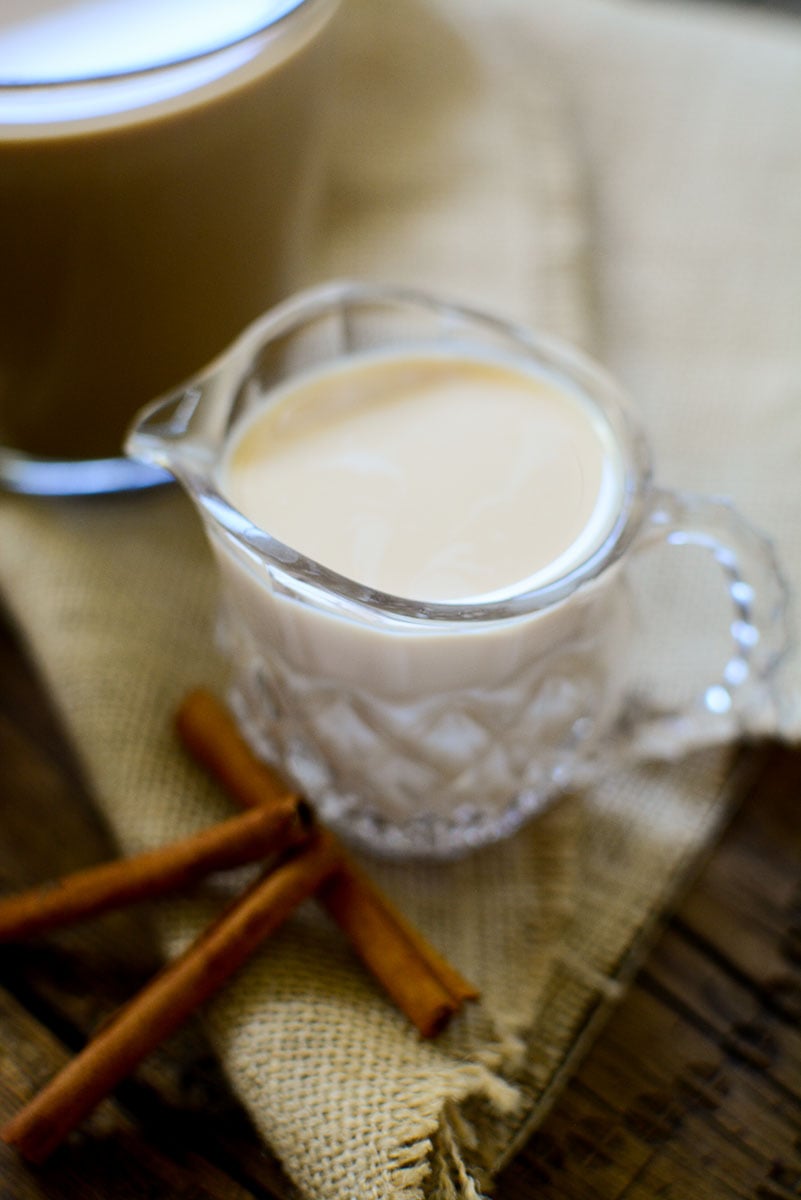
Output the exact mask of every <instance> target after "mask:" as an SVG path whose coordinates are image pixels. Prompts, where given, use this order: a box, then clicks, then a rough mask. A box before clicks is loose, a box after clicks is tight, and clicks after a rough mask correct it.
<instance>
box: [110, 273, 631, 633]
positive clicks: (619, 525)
mask: <svg viewBox="0 0 801 1200" xmlns="http://www.w3.org/2000/svg"><path fill="white" fill-rule="evenodd" d="M368 303H394V304H400V305H406V306H412V307H415V308H417V309H426V310H428V311H429V312H434V313H438V314H439V315H440V316H444V317H449V318H455V319H457V320H462V321H465V322H473V323H477V324H480V325H483V326H484V327H485V328H487V329H491V330H493V331H494V332H495V333H496V334H499V335H501V336H504V337H506V338H509V339H510V340H511V341H512V342H513V343H516V344H517V345H518V346H519V347H520V349H521V351H523V352H524V353H526V354H528V355H533V356H534V357H535V358H536V361H537V362H538V363H540V364H541V365H546V366H549V367H555V368H556V370H557V372H558V374H561V375H563V376H565V377H566V378H567V379H569V380H570V381H571V382H572V383H573V384H574V385H576V384H577V385H578V386H579V387H580V389H581V391H582V393H583V394H584V395H585V396H587V398H588V399H589V400H590V401H591V402H592V403H593V404H594V405H596V407H598V408H599V409H600V411H601V412H602V414H603V415H604V416H605V417H606V419H607V421H608V423H609V425H610V427H611V429H612V432H613V434H614V435H615V440H616V442H617V444H618V446H619V449H620V451H621V459H622V463H623V486H622V495H621V501H620V505H619V508H618V511H617V514H616V516H615V519H614V522H613V524H612V525H611V527H610V529H609V530H608V532H607V534H606V535H605V536H604V538H603V540H602V542H601V543H600V544H599V545H598V546H597V547H596V548H595V549H594V550H593V551H592V553H591V554H589V555H588V556H587V558H585V559H583V560H582V561H581V562H579V563H577V564H575V566H574V567H572V568H571V569H570V570H569V571H567V572H566V573H565V574H564V575H562V576H560V577H558V578H556V579H553V580H550V581H546V582H544V583H541V584H539V585H536V586H533V587H531V586H529V587H526V586H525V583H526V581H525V580H522V581H521V587H520V589H519V590H514V589H513V588H508V589H505V591H504V594H503V595H502V596H500V597H497V598H491V597H485V598H481V597H478V598H476V599H475V600H469V599H467V600H465V599H455V600H437V601H433V600H419V599H414V598H413V597H405V596H399V595H396V594H394V593H391V592H385V591H382V590H380V589H377V588H373V587H370V586H368V585H366V584H363V583H360V582H359V581H358V580H355V579H352V578H350V577H348V576H346V575H342V574H340V573H339V572H337V571H334V570H332V569H331V568H329V567H326V566H324V565H323V564H322V563H320V562H318V561H317V560H315V559H313V558H311V557H309V556H307V555H304V554H302V553H300V552H299V551H296V550H295V549H294V548H293V547H291V546H289V545H287V544H286V543H284V542H282V541H280V540H279V539H278V538H276V537H274V536H273V535H272V534H269V533H267V532H266V531H265V530H262V529H261V528H260V527H258V526H256V525H255V524H254V523H253V522H252V521H251V520H250V519H249V518H248V517H246V516H245V515H244V514H243V513H242V512H240V511H239V510H238V509H237V508H236V507H235V506H234V505H233V504H232V503H231V501H230V500H228V498H227V497H226V496H225V495H224V493H223V492H222V491H221V490H220V489H219V487H218V486H217V481H216V478H215V472H214V471H211V472H209V470H208V463H205V462H204V463H203V465H202V466H201V464H200V463H199V462H198V461H197V460H193V456H191V455H188V456H187V458H186V460H185V461H184V460H183V459H182V456H181V455H180V453H178V454H176V456H175V459H174V460H172V459H169V456H168V459H169V461H168V460H167V459H162V460H161V462H162V463H163V465H167V467H168V469H169V470H172V471H173V472H174V474H175V475H176V477H177V478H178V479H179V480H181V481H182V482H184V484H185V485H186V486H187V487H188V488H189V489H190V493H194V495H195V497H196V500H197V502H198V503H199V505H200V507H201V510H202V512H203V513H204V514H205V515H206V517H207V518H208V519H210V520H211V521H213V522H214V523H215V524H216V525H218V526H221V527H222V528H223V529H225V530H226V532H227V533H228V534H230V535H232V536H233V538H234V539H236V540H237V541H239V542H241V543H242V545H243V546H244V547H245V548H246V549H247V550H248V551H249V552H250V553H256V554H257V555H258V556H259V557H261V558H263V559H265V560H266V561H267V562H268V563H269V565H270V569H271V570H272V571H273V572H274V573H275V574H276V575H277V577H278V578H279V579H281V581H282V582H283V583H284V585H285V586H287V588H288V589H289V590H290V591H291V592H292V593H293V594H294V595H296V596H297V597H298V598H299V599H306V600H308V601H310V602H313V603H315V604H319V602H320V597H321V594H322V596H324V597H326V599H327V600H328V602H329V605H330V604H332V603H333V604H335V605H336V606H337V609H338V610H339V611H342V609H343V602H344V604H345V605H346V606H347V605H352V606H354V607H355V608H356V609H358V610H359V612H360V613H361V615H362V617H364V615H365V614H372V615H373V616H374V617H380V618H383V619H386V618H392V619H395V620H398V621H401V622H403V623H404V624H409V623H411V624H412V625H415V626H418V627H419V626H424V625H431V624H432V623H433V624H436V625H437V626H440V625H441V624H443V623H448V622H450V623H453V622H456V623H458V624H463V623H465V622H482V623H485V622H490V621H499V620H508V619H510V618H512V619H513V618H519V617H522V616H525V615H527V614H530V613H533V612H537V611H541V610H543V609H546V608H550V607H552V606H554V605H556V604H558V603H560V602H561V601H563V600H565V599H567V597H568V596H570V595H572V594H573V593H574V592H576V591H577V590H578V589H579V588H581V587H583V586H585V585H587V584H589V583H591V582H592V581H594V580H596V579H597V578H598V577H599V576H600V575H601V574H602V573H603V572H605V571H606V570H608V569H609V568H610V567H611V566H612V565H613V564H614V563H615V562H617V561H618V560H619V559H620V558H621V557H622V555H623V554H624V553H625V551H626V549H627V548H628V546H629V545H630V544H631V542H632V541H633V539H634V537H635V535H636V533H637V530H638V529H639V527H640V525H641V522H642V519H643V515H644V512H645V498H646V495H647V493H648V491H649V488H650V484H651V462H650V454H649V450H648V446H647V443H646V440H645V437H644V435H643V432H642V430H641V429H640V427H639V424H638V423H637V422H636V420H635V419H634V417H633V414H632V412H631V407H630V403H629V401H628V399H627V397H626V396H625V394H624V393H623V391H622V390H621V388H620V387H619V385H618V384H617V383H616V381H615V380H614V379H613V378H612V376H611V375H610V374H609V373H608V372H607V371H606V370H605V369H604V368H603V367H602V366H600V365H599V364H598V363H597V362H595V361H594V360H593V359H592V358H590V357H589V356H588V355H587V354H585V353H584V352H583V351H581V350H578V349H577V348H575V347H573V346H572V345H570V344H569V343H568V342H566V341H564V340H563V339H561V338H559V337H556V336H555V335H552V334H550V333H542V332H539V331H534V330H531V329H529V328H527V327H526V326H524V325H522V324H517V323H514V322H511V321H508V320H506V319H504V318H502V317H497V316H493V315H491V314H489V313H486V312H484V311H482V310H481V309H480V308H476V307H473V306H470V305H467V304H464V303H462V302H459V301H452V300H448V299H444V298H442V297H441V296H439V295H435V294H434V293H433V292H432V293H430V292H428V291H425V290H423V289H420V288H411V287H404V286H399V285H393V284H381V283H365V282H359V281H354V280H334V281H331V282H328V283H323V284H319V285H316V286H313V287H310V288H307V289H305V290H303V291H301V292H298V293H296V294H295V295H294V296H292V297H290V298H289V299H287V300H285V301H283V302H282V303H280V304H278V305H276V306H275V307H274V308H272V309H270V310H269V311H268V312H266V313H264V314H263V315H262V316H261V317H259V318H257V319H256V320H255V321H254V322H253V323H252V324H251V325H249V326H248V327H247V328H246V329H245V330H243V332H242V333H241V334H240V335H239V336H238V337H237V338H236V339H235V340H234V341H233V342H232V343H231V344H230V345H229V346H228V348H227V349H226V350H225V351H223V353H222V354H221V355H219V356H218V357H217V358H216V359H215V360H214V361H213V362H212V363H210V364H209V366H208V367H207V368H206V369H205V370H203V371H202V372H201V373H200V375H199V376H198V377H197V379H196V381H195V383H194V384H189V385H187V387H186V388H185V389H182V390H181V393H179V395H180V396H181V397H182V402H183V403H184V404H185V403H186V400H187V398H189V397H191V396H193V395H194V400H195V404H198V403H200V402H201V392H202V388H203V385H204V383H208V381H210V380H211V379H213V378H214V377H215V376H217V375H219V374H220V372H222V373H223V375H224V383H225V386H226V388H227V387H231V386H232V385H233V387H234V388H235V387H236V385H237V382H238V379H237V368H240V370H239V379H241V378H242V377H243V376H244V374H245V372H244V371H242V370H241V368H242V366H243V365H247V364H248V363H249V362H250V361H251V360H252V356H253V354H254V352H256V351H257V350H258V348H259V347H260V346H262V345H263V344H265V343H266V342H267V341H270V340H273V339H274V338H276V337H280V336H283V335H286V334H287V333H289V332H291V331H292V329H293V328H294V327H296V326H297V325H299V324H300V323H301V322H308V321H309V320H311V319H313V318H315V317H319V316H322V315H324V314H326V313H327V312H330V311H332V310H333V309H334V308H335V307H336V306H347V305H349V304H350V305H353V304H362V305H364V304H368ZM590 383H591V386H590ZM175 398H176V397H173V399H175ZM161 403H163V401H162V402H161ZM159 407H160V402H156V404H155V405H153V406H149V408H148V409H147V410H145V412H144V414H143V420H144V421H147V416H148V413H152V412H153V411H154V410H155V409H158V408H159ZM182 419H183V420H184V421H186V420H187V415H186V408H184V415H183V418H182ZM190 419H191V418H190ZM138 426H139V423H138V422H137V428H138ZM136 438H137V434H136V432H134V435H133V439H134V441H135V440H136ZM132 452H133V453H134V454H136V453H137V452H138V451H137V447H136V446H135V445H134V446H133V447H132ZM204 468H205V469H204Z"/></svg>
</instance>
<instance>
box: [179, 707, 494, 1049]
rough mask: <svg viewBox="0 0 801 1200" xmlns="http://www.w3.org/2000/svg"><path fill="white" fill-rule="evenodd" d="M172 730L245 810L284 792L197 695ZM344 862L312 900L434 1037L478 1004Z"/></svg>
mask: <svg viewBox="0 0 801 1200" xmlns="http://www.w3.org/2000/svg"><path fill="white" fill-rule="evenodd" d="M176 728H177V730H178V733H179V735H180V737H181V738H182V740H183V742H184V744H185V745H186V747H187V749H188V750H189V751H190V753H192V754H193V756H194V757H195V758H196V759H197V760H198V761H199V762H201V763H202V764H203V766H204V767H205V768H206V769H207V770H208V771H209V772H210V773H211V774H212V775H213V776H215V777H216V778H217V780H218V781H219V782H220V783H221V784H222V786H223V787H224V788H225V789H226V791H227V792H228V794H229V795H230V796H231V797H232V799H234V800H235V801H237V802H238V803H239V804H242V805H244V806H246V807H247V806H252V805H268V806H269V805H271V804H274V803H276V800H277V798H278V797H279V796H281V795H286V793H287V787H286V785H285V784H284V783H283V781H281V780H280V779H279V777H278V776H277V775H276V773H275V772H274V771H273V770H272V769H271V768H270V767H269V766H268V765H267V764H266V763H263V762H261V761H260V760H259V759H257V758H256V756H255V755H254V754H253V752H252V751H251V750H250V747H249V746H248V745H247V743H246V742H245V740H244V738H243V737H242V735H241V734H240V732H239V729H238V728H237V726H236V723H235V722H234V719H233V718H232V716H231V715H230V713H229V712H228V710H227V709H226V708H225V706H224V705H223V704H221V703H220V701H219V700H217V698H216V697H215V696H213V695H212V694H211V693H210V692H208V691H207V690H206V689H203V688H198V689H196V690H194V691H193V692H190V693H189V695H188V696H187V697H186V698H185V700H184V701H183V703H182V705H181V707H180V709H179V711H178V713H177V715H176ZM341 855H342V861H341V864H340V866H339V868H338V870H337V871H336V872H334V873H333V874H332V875H331V877H330V878H329V879H328V880H327V882H326V884H325V886H324V887H322V888H321V890H320V892H319V895H318V899H319V900H320V901H321V902H322V903H323V905H324V906H325V907H326V909H327V910H328V912H329V914H330V915H331V917H332V918H333V919H334V920H335V921H336V922H337V924H338V925H339V926H340V928H341V929H342V931H343V932H344V933H345V935H346V936H347V937H348V938H349V940H350V941H351V944H352V945H353V947H354V949H355V950H356V953H357V954H358V955H359V957H360V958H361V959H362V961H363V963H364V964H365V966H366V967H367V968H368V970H370V971H371V973H372V974H373V975H374V976H375V978H376V979H377V980H378V981H379V983H381V985H382V986H383V987H384V988H385V989H386V991H387V992H388V993H389V995H390V996H391V997H392V999H393V1000H394V1001H395V1003H396V1004H397V1005H398V1007H399V1008H400V1009H401V1010H402V1011H403V1012H404V1013H405V1014H406V1015H407V1017H409V1019H410V1020H411V1021H412V1022H413V1023H414V1024H415V1026H416V1027H417V1029H418V1030H419V1031H420V1033H421V1034H422V1035H423V1036H424V1037H432V1036H434V1035H435V1034H436V1033H438V1032H440V1031H441V1030H442V1029H443V1028H444V1026H445V1025H446V1024H447V1023H448V1021H449V1019H450V1018H451V1016H453V1014H454V1013H455V1012H457V1011H458V1009H459V1008H460V1007H461V1005H462V1003H463V1002H464V1001H465V1000H474V999H477V997H478V992H477V990H476V988H475V987H474V986H473V985H472V984H471V983H470V982H469V981H468V980H466V979H465V978H464V977H463V976H462V975H461V973H460V972H459V971H457V970H456V968H455V967H454V966H453V965H452V964H451V963H449V962H448V961H447V960H446V959H445V958H443V956H442V955H441V954H440V953H439V952H438V951H437V950H436V949H435V948H434V947H433V946H432V945H431V943H430V942H429V941H428V940H427V939H426V938H425V937H424V936H423V934H422V933H421V932H420V931H419V930H417V929H416V928H415V927H414V926H413V925H412V924H411V923H410V922H409V921H407V920H406V919H405V918H404V917H403V916H402V915H401V914H400V913H399V912H398V910H397V909H396V908H395V906H394V905H392V903H391V902H390V901H389V900H388V899H387V897H386V896H385V895H384V894H383V893H382V892H381V890H380V889H379V888H378V887H377V886H376V885H375V884H374V883H373V882H372V880H370V879H369V877H368V876H367V875H366V874H365V873H364V872H363V871H361V870H359V868H357V867H356V865H355V864H354V863H353V862H352V861H351V860H350V859H349V858H348V856H347V855H346V853H345V851H344V850H341Z"/></svg>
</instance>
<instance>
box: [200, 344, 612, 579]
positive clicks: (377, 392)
mask: <svg viewBox="0 0 801 1200" xmlns="http://www.w3.org/2000/svg"><path fill="white" fill-rule="evenodd" d="M622 479H623V472H622V467H621V461H620V453H619V451H618V449H617V447H616V444H615V440H614V437H613V434H612V431H611V429H610V428H609V426H608V424H607V422H606V419H605V418H604V417H603V416H602V415H601V414H600V413H599V412H598V411H597V410H596V409H595V408H594V407H593V406H592V405H591V404H590V402H589V401H588V400H586V399H585V398H584V397H583V396H582V395H581V394H580V393H579V392H577V391H573V390H569V389H568V388H567V387H566V386H563V385H560V384H559V383H557V382H556V381H555V380H553V379H551V378H550V377H549V376H548V375H546V374H543V373H539V372H535V371H534V370H529V369H528V368H526V367H521V366H519V365H518V364H514V365H513V364H507V363H506V362H504V361H502V360H494V359H486V358H477V357H472V356H471V355H469V354H464V355H462V354H454V353H451V352H447V353H445V352H443V353H437V352H430V351H422V352H420V353H419V354H416V353H414V352H408V353H405V354H403V355H397V354H396V355H394V356H390V355H389V354H387V353H381V354H375V355H372V356H371V355H364V356H362V357H356V358H354V359H349V360H348V361H344V360H343V362H342V364H341V365H337V366H333V367H328V368H327V369H326V370H325V371H324V372H322V371H321V372H319V373H318V374H315V375H311V376H309V377H307V378H306V379H305V381H304V380H296V381H295V382H293V383H292V384H290V385H286V386H284V387H282V388H280V389H279V390H278V391H277V392H274V393H272V394H271V396H270V398H269V399H268V401H267V402H266V403H265V404H263V405H260V406H258V407H257V408H256V409H255V410H254V411H252V412H251V413H249V414H247V415H246V416H245V417H244V418H243V420H242V421H241V422H240V424H239V425H238V426H237V427H236V428H235V430H234V432H233V434H232V436H231V439H230V442H229V447H228V449H227V453H226V455H225V457H224V460H223V464H222V468H221V474H220V485H221V489H222V491H223V492H224V494H226V495H227V497H228V498H229V499H230V501H231V502H232V503H233V504H234V505H235V507H237V508H238V509H239V510H240V511H241V512H243V513H244V514H245V515H246V516H247V517H248V518H249V519H250V520H252V521H253V522H254V524H256V525H257V526H259V527H260V528H262V529H264V530H265V531H267V532H268V533H270V534H271V535H273V536H274V537H276V538H278V539H279V540H280V541H282V542H284V543H286V544H288V545H289V546H291V547H292V548H293V549H295V550H297V551H299V552H300V553H302V554H305V555H306V556H308V557H310V558H313V559H315V560H316V561H318V562H319V563H321V564H322V565H324V566H326V567H329V568H331V569H333V570H335V571H337V572H339V573H340V574H342V575H345V576H347V577H349V578H350V579H353V580H356V581H358V582H360V583H363V584H367V585H368V586H370V587H373V588H376V589H378V590H381V591H385V592H390V593H393V594H395V595H398V596H404V597H409V598H412V599H417V600H424V601H425V600H427V601H449V602H450V601H458V600H465V601H467V600H472V601H475V600H481V599H494V598H500V597H502V596H504V595H507V594H512V593H514V592H517V591H520V590H521V589H522V588H524V587H533V586H537V585H540V584H543V583H546V582H550V581H552V580H554V579H557V578H560V577H562V576H564V575H565V574H566V573H567V572H569V571H570V570H571V569H573V568H574V567H576V566H578V565H579V564H580V563H582V562H583V561H585V560H586V559H587V558H588V557H589V556H590V555H591V554H592V553H593V552H594V551H595V550H596V549H597V548H598V547H599V546H600V545H601V544H602V543H603V541H604V539H605V537H606V535H607V534H608V532H609V531H610V529H611V527H612V525H613V523H614V520H615V517H616V514H617V512H618V511H619V508H620V504H621V496H622Z"/></svg>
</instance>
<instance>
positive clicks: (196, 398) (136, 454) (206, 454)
mask: <svg viewBox="0 0 801 1200" xmlns="http://www.w3.org/2000/svg"><path fill="white" fill-rule="evenodd" d="M203 396H204V383H203V381H198V382H193V383H189V384H187V385H185V386H184V387H182V388H181V389H180V390H179V391H177V392H173V393H172V394H171V395H169V396H162V397H161V398H160V399H158V400H154V401H153V403H152V404H149V405H148V406H147V407H146V408H144V409H142V411H141V412H140V413H139V414H138V416H137V418H136V420H135V422H134V424H133V425H132V426H131V428H130V429H129V431H128V434H127V436H126V438H125V453H126V454H127V455H128V456H129V457H130V458H134V459H137V460H138V461H140V462H144V463H147V464H149V465H150V466H154V467H160V468H161V469H162V470H166V471H169V472H170V473H171V474H172V475H175V476H178V477H180V476H181V474H182V473H183V469H185V468H187V467H190V466H194V467H195V468H197V467H200V466H205V467H206V468H208V467H209V466H210V465H211V464H212V463H213V462H214V456H215V453H216V444H215V440H214V439H213V438H211V437H210V436H209V433H210V431H209V430H208V429H206V428H204V425H205V422H204V420H203V415H204V413H203Z"/></svg>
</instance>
